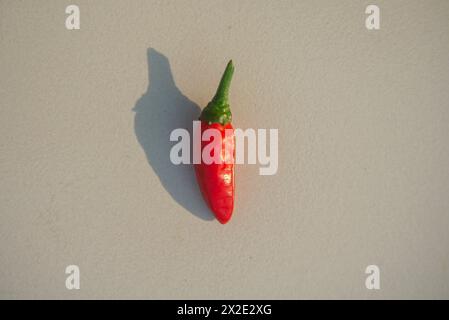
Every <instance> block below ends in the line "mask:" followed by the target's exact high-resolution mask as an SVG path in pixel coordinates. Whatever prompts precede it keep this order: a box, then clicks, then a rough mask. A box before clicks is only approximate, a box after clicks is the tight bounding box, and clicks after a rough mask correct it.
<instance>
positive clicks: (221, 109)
mask: <svg viewBox="0 0 449 320" xmlns="http://www.w3.org/2000/svg"><path fill="white" fill-rule="evenodd" d="M233 74H234V65H233V64H232V60H230V61H229V62H228V65H227V66H226V69H225V71H224V73H223V76H222V77H221V80H220V84H219V85H218V89H217V92H216V93H215V96H214V97H213V99H212V100H211V101H210V102H209V103H208V104H207V106H206V108H204V109H203V111H202V112H201V115H200V120H201V121H205V122H208V123H220V124H221V125H225V124H227V123H229V122H231V120H232V114H231V109H230V108H229V101H228V99H229V87H230V85H231V79H232V75H233Z"/></svg>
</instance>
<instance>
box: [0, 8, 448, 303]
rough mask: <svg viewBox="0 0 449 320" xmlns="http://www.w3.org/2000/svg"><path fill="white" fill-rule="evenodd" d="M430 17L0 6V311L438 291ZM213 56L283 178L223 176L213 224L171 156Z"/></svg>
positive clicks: (443, 192)
mask: <svg viewBox="0 0 449 320" xmlns="http://www.w3.org/2000/svg"><path fill="white" fill-rule="evenodd" d="M71 3H75V4H77V5H79V7H80V10H81V30H75V31H68V30H66V28H65V18H66V14H65V7H66V6H67V5H69V4H71ZM368 4H377V5H378V6H379V7H380V9H381V29H380V30H379V31H368V30H367V29H366V28H365V24H364V20H365V17H366V14H365V7H366V6H367V5H368ZM448 16H449V1H445V0H441V1H409V0H407V1H397V0H391V1H374V0H373V1H355V0H353V1H330V0H329V1H297V0H295V1H237V0H235V1H234V0H232V1H231V0H227V1H206V0H203V1H181V0H178V1H143V0H142V1H136V0H133V1H124V0H123V1H118V0H116V1H99V0H96V1H84V0H76V1H31V0H29V1H5V0H1V1H0V37H1V38H0V113H1V117H0V177H1V179H0V298H64V299H77V298H361V299H377V298H449V270H448V267H449V233H448V230H449V196H448V191H449V169H448V165H449V90H448V84H449V61H448V57H449V19H448ZM149 48H152V50H148V49H149ZM229 58H232V59H233V60H234V62H235V65H236V73H235V78H234V82H233V84H232V89H231V103H232V109H233V113H234V119H235V122H234V123H235V125H236V126H237V127H241V128H250V127H251V128H278V129H279V171H278V173H277V174H276V175H274V176H259V174H258V166H256V165H240V166H238V168H237V200H236V201H237V202H236V210H235V213H234V217H233V219H232V221H231V222H230V223H229V224H228V225H225V226H222V225H220V224H219V223H218V222H216V221H215V220H211V216H210V213H208V212H207V211H206V210H205V208H204V204H203V203H202V202H201V200H200V198H199V194H198V191H197V188H196V185H195V181H194V180H193V174H192V171H191V168H182V167H181V168H179V167H173V166H172V165H171V164H170V163H169V161H168V154H167V153H168V151H169V148H170V146H171V143H170V142H169V141H168V133H169V132H170V130H171V129H172V128H174V127H179V126H183V125H188V124H189V121H190V120H191V118H192V117H196V116H197V114H198V112H199V107H203V106H204V105H205V104H206V103H207V102H208V101H209V99H210V98H211V96H212V94H213V92H214V90H215V87H216V84H217V82H218V78H219V77H220V75H221V72H222V71H223V68H224V65H225V64H226V62H227V60H228V59H229ZM148 59H149V60H150V61H149V62H150V66H149V67H148ZM169 65H170V66H169ZM170 68H171V69H170ZM149 69H150V74H149ZM149 77H150V82H149ZM69 264H76V265H79V267H80V269H81V289H80V290H72V291H69V290H67V289H66V288H65V279H66V275H65V273H64V271H65V267H66V266H67V265H69ZM370 264H376V265H378V266H379V267H380V270H381V289H380V290H378V291H370V290H367V289H366V288H365V277H366V275H365V273H364V271H365V268H366V266H367V265H370Z"/></svg>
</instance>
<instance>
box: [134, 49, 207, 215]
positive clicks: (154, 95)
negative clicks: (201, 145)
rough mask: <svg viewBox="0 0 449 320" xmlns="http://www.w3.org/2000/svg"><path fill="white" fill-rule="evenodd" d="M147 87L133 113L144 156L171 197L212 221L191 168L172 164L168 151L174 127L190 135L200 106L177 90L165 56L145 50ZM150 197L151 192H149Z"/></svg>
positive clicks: (171, 143)
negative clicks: (184, 130) (147, 76)
mask: <svg viewBox="0 0 449 320" xmlns="http://www.w3.org/2000/svg"><path fill="white" fill-rule="evenodd" d="M147 58H148V74H149V86H148V89H147V92H146V93H145V94H144V95H142V97H140V99H139V100H137V102H136V105H135V107H134V108H133V111H134V112H135V117H134V130H135V134H136V137H137V140H138V141H139V143H140V145H141V146H142V148H143V150H144V151H145V154H146V156H147V160H148V163H149V164H150V166H151V167H152V168H153V170H154V172H155V173H156V174H157V175H158V177H159V180H160V182H161V183H162V185H163V187H164V188H165V190H167V192H168V193H169V194H170V195H171V196H172V198H173V199H174V200H175V201H176V202H178V203H179V204H180V205H181V206H183V207H184V208H185V209H187V210H188V211H190V212H191V213H192V214H194V215H195V216H197V217H199V218H201V219H203V220H212V219H213V216H212V214H211V213H210V211H209V210H208V208H207V206H206V204H205V203H204V200H203V199H202V197H201V193H200V191H199V188H198V185H197V182H196V179H195V173H194V170H193V166H192V165H186V164H181V165H174V164H173V163H172V162H171V161H170V149H171V147H172V146H173V145H174V144H175V143H176V142H171V141H170V133H171V132H172V130H174V129H176V128H184V129H187V130H188V131H189V133H190V136H192V121H193V120H197V119H198V117H199V114H200V111H201V109H200V107H199V106H198V105H196V104H195V103H194V102H192V101H190V100H189V99H188V98H187V97H186V96H184V95H183V94H182V93H181V91H180V90H179V89H178V88H177V86H176V84H175V82H174V80H173V75H172V72H171V68H170V64H169V62H168V59H167V57H165V56H164V55H163V54H161V53H159V52H157V51H156V50H154V49H151V48H150V49H148V51H147ZM148 196H149V197H151V196H152V195H151V190H148Z"/></svg>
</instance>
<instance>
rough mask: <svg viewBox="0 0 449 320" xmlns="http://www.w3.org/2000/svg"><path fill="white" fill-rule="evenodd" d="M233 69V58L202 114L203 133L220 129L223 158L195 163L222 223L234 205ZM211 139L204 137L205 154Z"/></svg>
mask: <svg viewBox="0 0 449 320" xmlns="http://www.w3.org/2000/svg"><path fill="white" fill-rule="evenodd" d="M233 73H234V66H233V64H232V60H231V61H229V63H228V65H227V66H226V70H225V72H224V73H223V76H222V78H221V81H220V85H219V86H218V89H217V92H216V94H215V96H214V98H213V99H212V100H211V101H210V102H209V103H208V105H207V106H206V108H204V110H203V111H202V112H201V115H200V118H199V119H200V120H201V135H200V137H202V135H203V132H204V131H205V130H207V129H211V128H213V129H216V130H218V132H220V134H221V142H220V144H221V152H220V155H219V158H220V160H221V161H220V162H219V163H211V164H207V163H204V159H202V161H201V163H200V164H195V172H196V177H197V180H198V184H199V186H200V189H201V193H202V194H203V197H204V200H205V201H206V203H207V205H208V206H209V208H210V209H211V210H212V212H213V213H214V214H215V217H216V218H217V220H218V221H219V222H220V223H222V224H225V223H226V222H228V221H229V219H230V218H231V215H232V211H233V209H234V156H235V147H234V146H235V137H234V128H233V127H232V124H231V120H232V114H231V110H230V108H229V103H228V96H229V86H230V84H231V78H232V74H233ZM225 130H226V131H225ZM200 139H201V138H200ZM210 143H214V142H211V141H201V154H203V149H204V147H205V146H207V145H208V144H210ZM212 155H213V153H212ZM213 156H215V155H213Z"/></svg>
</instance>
